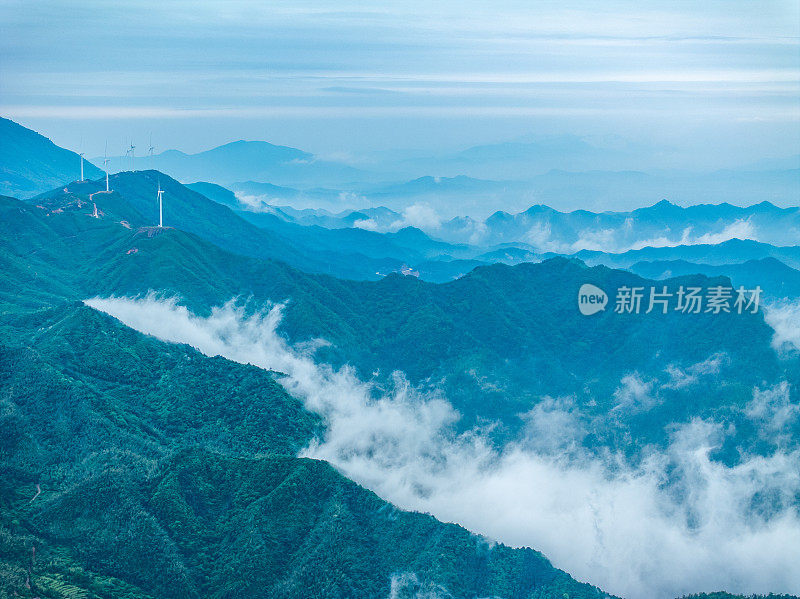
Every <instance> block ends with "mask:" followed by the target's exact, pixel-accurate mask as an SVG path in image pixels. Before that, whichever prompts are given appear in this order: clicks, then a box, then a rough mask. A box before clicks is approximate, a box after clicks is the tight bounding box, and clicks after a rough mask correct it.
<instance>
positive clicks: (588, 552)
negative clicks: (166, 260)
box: [86, 295, 800, 599]
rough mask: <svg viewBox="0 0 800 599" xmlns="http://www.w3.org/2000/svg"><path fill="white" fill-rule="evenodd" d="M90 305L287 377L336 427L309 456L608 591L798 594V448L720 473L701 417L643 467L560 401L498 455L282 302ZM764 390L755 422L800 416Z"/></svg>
mask: <svg viewBox="0 0 800 599" xmlns="http://www.w3.org/2000/svg"><path fill="white" fill-rule="evenodd" d="M86 303H87V305H89V306H91V307H93V308H95V309H97V310H101V311H103V312H106V313H108V314H110V315H112V316H114V317H116V318H118V319H119V320H121V321H122V322H124V323H125V324H127V325H128V326H131V327H133V328H135V329H137V330H139V331H141V332H143V333H147V334H150V335H154V336H156V337H158V338H160V339H162V340H165V341H172V342H180V343H187V344H190V345H192V346H194V347H195V348H197V349H198V350H200V351H201V352H203V353H204V354H207V355H212V356H213V355H221V356H224V357H226V358H228V359H231V360H234V361H237V362H243V363H250V364H254V365H256V366H259V367H262V368H267V369H271V370H276V371H280V372H283V373H286V376H285V377H283V378H282V379H281V382H282V384H283V385H284V386H285V387H286V389H287V390H288V391H289V392H290V393H292V394H293V395H295V396H297V397H299V398H301V399H302V400H303V401H304V402H305V405H306V407H307V408H308V409H309V410H312V411H314V412H316V413H318V414H321V415H322V416H323V418H324V421H325V423H326V429H325V433H324V436H323V437H322V438H320V439H316V440H314V441H313V442H311V443H310V444H309V446H308V447H307V448H306V449H305V450H304V451H303V455H305V456H309V457H313V458H318V459H323V460H327V461H329V462H330V463H332V464H334V465H335V466H336V467H337V468H339V469H340V470H341V471H342V472H343V473H344V474H345V475H346V476H348V477H350V478H352V479H353V480H356V481H357V482H359V483H361V484H363V485H364V486H366V487H368V488H370V489H372V490H374V491H375V492H376V493H378V494H379V495H381V496H382V497H384V498H385V499H387V500H389V501H391V502H392V503H394V504H396V505H397V506H399V507H401V508H405V509H412V510H420V511H425V512H430V513H432V514H434V515H435V516H437V517H438V518H439V519H441V520H444V521H452V522H458V523H460V524H462V525H464V526H465V527H466V528H468V529H470V530H473V531H475V532H477V533H480V534H484V535H486V536H488V537H490V538H493V539H498V540H500V541H503V542H505V543H507V544H510V545H514V546H531V547H534V548H536V549H539V550H541V551H543V552H544V553H545V555H547V556H548V557H549V558H550V559H551V560H552V561H553V563H554V564H555V565H556V566H558V567H560V568H563V569H565V570H567V571H568V572H570V573H571V574H572V575H573V576H575V577H576V578H578V579H581V580H586V581H589V582H591V583H593V584H596V585H598V586H600V587H601V588H603V589H604V590H606V591H609V592H613V593H616V594H619V595H622V596H625V597H629V598H631V599H645V598H646V599H652V598H667V597H677V596H680V595H682V594H685V593H688V592H697V591H713V590H718V589H726V590H729V591H735V592H742V593H753V592H766V591H775V592H794V593H798V592H800V569H798V568H797V564H798V563H800V517H798V512H797V506H796V497H797V494H798V493H800V454H798V451H797V450H789V449H783V450H781V449H778V448H776V449H775V451H774V452H773V453H772V454H771V455H769V456H749V457H748V456H743V458H742V460H741V461H740V463H739V464H738V465H735V466H732V467H730V466H726V465H724V464H722V463H720V462H717V461H714V460H712V459H711V457H710V455H711V452H712V450H713V449H714V448H716V447H719V446H720V444H721V443H722V442H723V441H724V440H725V438H726V435H728V434H730V433H729V431H727V430H726V429H725V428H724V427H722V426H721V425H720V424H718V423H715V422H713V421H708V420H699V419H696V420H693V421H691V422H688V423H684V424H682V425H679V426H675V427H674V429H673V430H672V433H671V441H670V443H669V446H668V447H667V448H666V449H665V450H661V451H657V450H652V451H651V452H650V453H649V454H647V455H646V456H645V458H644V459H643V460H642V462H641V463H639V464H637V465H636V466H633V465H630V464H628V463H627V462H626V461H625V459H624V458H623V457H621V456H619V455H617V454H616V453H614V452H611V451H609V452H608V453H607V455H606V456H605V457H597V455H589V454H587V453H585V452H584V451H583V450H582V449H581V448H580V446H579V444H578V442H577V441H576V440H579V439H580V436H581V435H582V434H583V431H582V429H581V427H580V425H579V424H577V419H576V415H575V410H576V408H575V406H574V404H573V403H571V402H570V401H569V400H563V399H547V400H546V401H543V402H542V403H541V404H540V405H539V406H537V407H536V408H534V409H532V410H531V412H530V413H529V414H527V415H526V419H527V427H526V437H525V438H523V439H521V440H519V441H517V442H514V443H511V444H509V445H507V446H506V447H504V448H502V449H497V448H495V447H493V446H492V445H491V444H490V443H489V441H488V440H487V439H486V438H485V437H484V436H483V435H482V434H481V433H480V431H474V430H473V431H468V432H466V433H461V434H458V433H456V432H455V430H454V427H453V424H454V423H455V422H456V421H457V420H458V418H459V415H458V413H457V412H456V411H455V410H454V409H453V408H452V406H451V405H450V404H449V403H448V402H447V401H446V400H445V399H444V398H442V397H437V396H431V395H423V394H421V393H420V392H418V390H416V389H415V388H414V387H413V386H411V385H409V384H408V382H407V381H406V380H405V379H404V378H403V377H402V376H401V375H399V374H398V375H396V376H395V379H394V384H393V386H392V389H391V392H388V393H378V392H377V390H376V389H375V388H374V387H373V386H372V385H370V384H369V383H365V382H363V381H360V380H358V378H357V377H356V376H355V374H354V372H353V371H352V370H351V369H349V368H343V369H341V370H335V369H333V368H331V367H330V366H328V365H325V364H318V363H316V362H315V361H314V358H313V348H309V347H308V346H303V347H302V348H297V347H292V346H291V345H289V344H288V343H287V342H286V341H285V340H284V339H283V338H282V337H280V336H279V335H278V334H277V333H276V328H277V326H278V324H279V323H280V319H281V311H282V307H281V306H280V305H277V306H272V307H271V308H270V309H269V310H268V311H265V312H263V313H258V314H251V315H248V314H247V313H246V312H245V310H244V309H243V308H242V307H240V306H236V305H234V304H233V303H229V304H227V305H225V306H222V307H217V308H214V309H213V310H212V312H211V314H210V316H208V317H198V316H195V315H193V314H192V313H190V312H189V311H188V310H187V309H186V308H185V307H183V306H180V305H178V303H177V302H176V301H175V300H165V299H158V298H156V297H154V296H152V295H151V296H148V297H145V298H141V299H128V298H107V299H101V298H94V299H91V300H87V301H86ZM709 369H711V370H713V368H712V367H711V366H709V368H706V369H705V370H709ZM698 374H700V373H693V375H698ZM639 383H640V381H634V380H633V379H632V380H631V381H628V383H627V385H628V387H629V390H631V391H632V392H633V393H634V396H635V395H636V393H639V391H642V393H645V392H646V389H645V390H642V389H641V388H640V387H641V384H644V385H645V386H646V383H641V384H639ZM625 385H626V383H622V384H621V388H624V387H625ZM765 392H769V393H771V394H772V395H767V396H763V397H762V396H757V395H754V399H753V403H752V404H751V406H750V407H749V408H748V409H749V410H750V411H751V412H752V418H754V419H762V420H763V419H767V420H768V421H769V422H770V424H771V425H776V426H779V425H780V423H781V422H782V419H784V420H785V418H784V416H785V417H786V418H790V417H791V418H793V417H794V415H795V414H794V412H792V410H791V408H787V407H786V406H785V405H784V396H783V395H782V394H783V390H782V388H777V389H772V390H766V391H765ZM621 393H625V391H621ZM640 395H641V393H640ZM786 397H788V395H787V396H786ZM565 448H569V451H564V449H565ZM764 498H769V501H766V500H765V499H764ZM764 504H768V505H764ZM405 582H408V580H405ZM412 582H413V581H412ZM398 584H399V583H398ZM398 588H399V587H398Z"/></svg>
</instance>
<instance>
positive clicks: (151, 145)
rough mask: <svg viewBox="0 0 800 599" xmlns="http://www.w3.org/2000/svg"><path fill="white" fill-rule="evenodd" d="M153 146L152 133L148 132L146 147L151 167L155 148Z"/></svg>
mask: <svg viewBox="0 0 800 599" xmlns="http://www.w3.org/2000/svg"><path fill="white" fill-rule="evenodd" d="M155 149H156V148H155V146H154V145H153V134H152V133H151V134H150V147H149V148H147V153H148V154H150V168H151V169H152V168H153V150H155Z"/></svg>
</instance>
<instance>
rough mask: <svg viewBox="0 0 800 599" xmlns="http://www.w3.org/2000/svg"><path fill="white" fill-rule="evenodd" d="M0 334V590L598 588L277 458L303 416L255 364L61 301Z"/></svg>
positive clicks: (73, 593)
mask: <svg viewBox="0 0 800 599" xmlns="http://www.w3.org/2000/svg"><path fill="white" fill-rule="evenodd" d="M0 331H2V333H1V334H0V341H1V343H0V364H1V365H2V366H1V367H0V398H1V399H0V407H1V408H2V409H0V423H1V424H2V428H3V431H4V434H3V436H2V445H0V464H2V470H3V472H4V476H3V477H2V481H0V508H2V509H0V580H2V582H0V596H3V597H11V596H21V597H34V596H38V597H130V598H134V597H136V598H139V597H250V596H259V597H309V596H320V597H322V596H324V597H376V596H388V594H389V590H390V586H391V584H392V579H393V576H394V577H397V576H399V575H403V574H404V573H411V574H413V577H414V580H417V581H419V583H420V584H424V585H433V586H436V587H437V588H445V589H447V590H448V592H450V593H451V594H452V596H456V597H472V596H476V595H481V596H487V595H492V596H501V597H559V598H560V597H562V596H563V595H564V593H568V594H569V596H571V597H602V596H605V595H604V594H603V593H601V592H600V591H598V590H596V589H594V588H592V587H589V586H587V585H581V584H578V583H576V582H575V581H573V580H572V579H571V578H569V577H568V576H567V575H566V574H564V573H563V572H560V571H558V570H556V569H554V568H553V567H552V566H550V564H549V563H548V562H547V560H545V559H544V558H543V557H542V556H541V555H540V554H538V553H536V552H534V551H531V550H511V549H508V548H506V547H503V546H502V545H493V544H490V543H488V542H486V541H485V540H483V539H480V538H478V537H476V536H474V535H472V534H470V533H468V532H467V531H465V530H464V529H462V528H460V527H458V526H454V525H446V524H441V523H439V522H437V521H436V520H434V519H433V518H432V517H430V516H425V515H421V514H411V513H404V512H400V511H398V510H396V509H394V508H393V507H392V506H390V505H388V504H387V503H385V502H383V501H381V500H380V499H379V498H378V497H376V496H375V495H373V494H372V493H370V492H368V491H366V490H364V489H363V488H361V487H359V486H358V485H356V484H355V483H352V482H350V481H347V480H346V479H344V478H343V477H342V476H341V475H339V474H338V473H336V471H335V470H333V469H332V468H331V467H330V466H328V465H327V464H325V463H323V462H317V461H313V460H308V459H299V458H295V457H293V456H294V455H296V453H297V451H298V449H299V448H300V447H302V446H303V445H304V444H306V443H307V442H308V441H309V440H310V438H311V436H312V434H313V433H314V431H315V430H316V428H317V427H318V422H317V419H316V417H314V416H312V415H311V414H309V413H307V412H305V411H304V410H303V409H302V407H301V406H300V404H299V402H298V401H297V400H296V399H293V398H291V397H290V396H288V395H287V394H286V393H285V392H284V391H283V390H282V388H281V387H280V386H279V385H278V384H277V383H275V382H274V381H273V379H272V376H271V375H270V373H268V372H265V371H262V370H260V369H257V368H255V367H250V366H243V365H238V364H235V363H231V362H228V361H226V360H223V359H221V358H207V357H203V356H201V355H200V354H198V353H197V352H195V351H194V350H192V349H190V348H188V347H182V346H175V345H169V344H164V343H161V342H158V341H156V340H154V339H152V338H148V337H145V336H143V335H140V334H138V333H136V332H134V331H132V330H130V329H127V328H125V327H124V326H122V325H121V324H119V323H118V322H116V321H114V320H113V319H111V318H108V317H106V316H104V315H101V314H99V313H97V312H95V311H93V310H91V309H89V308H86V307H84V306H82V305H79V304H70V303H66V304H65V303H62V304H60V305H56V306H54V307H52V308H49V309H40V310H37V311H34V312H29V311H19V310H18V311H16V312H15V313H13V314H12V313H10V312H9V311H5V312H4V314H3V317H2V328H0Z"/></svg>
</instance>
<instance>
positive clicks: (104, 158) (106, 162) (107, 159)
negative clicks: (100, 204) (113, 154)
mask: <svg viewBox="0 0 800 599" xmlns="http://www.w3.org/2000/svg"><path fill="white" fill-rule="evenodd" d="M109 162H111V161H110V160H109V158H108V141H106V151H105V152H103V170H105V171H106V193H108V191H109V190H108V163H109Z"/></svg>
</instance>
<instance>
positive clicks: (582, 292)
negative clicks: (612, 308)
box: [578, 283, 608, 316]
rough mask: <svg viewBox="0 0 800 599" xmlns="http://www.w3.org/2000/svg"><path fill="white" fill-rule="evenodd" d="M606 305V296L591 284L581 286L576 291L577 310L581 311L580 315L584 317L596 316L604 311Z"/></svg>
mask: <svg viewBox="0 0 800 599" xmlns="http://www.w3.org/2000/svg"><path fill="white" fill-rule="evenodd" d="M606 304H608V296H607V295H606V292H605V291H603V290H602V289H600V288H599V287H597V286H596V285H592V284H591V283H584V284H583V285H581V288H580V289H579V290H578V310H580V311H581V314H583V315H584V316H591V315H592V314H597V313H598V312H600V311H601V310H605V309H606Z"/></svg>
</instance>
